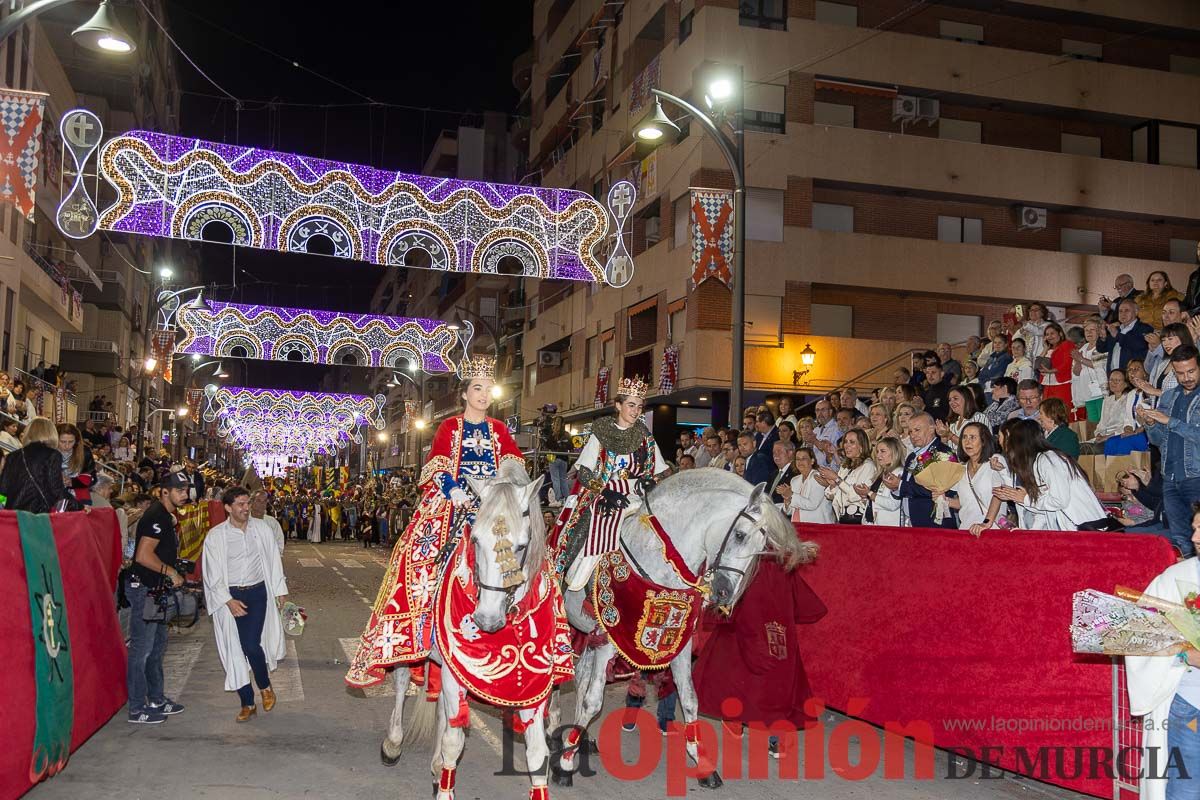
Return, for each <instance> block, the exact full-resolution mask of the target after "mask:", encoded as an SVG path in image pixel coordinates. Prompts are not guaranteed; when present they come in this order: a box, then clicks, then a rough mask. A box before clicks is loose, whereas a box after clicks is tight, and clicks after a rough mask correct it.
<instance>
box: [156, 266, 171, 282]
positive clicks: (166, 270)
mask: <svg viewBox="0 0 1200 800" xmlns="http://www.w3.org/2000/svg"><path fill="white" fill-rule="evenodd" d="M158 277H160V278H162V279H163V280H164V281H169V280H171V278H173V277H175V270H173V269H171V268H170V267H160V268H159V270H158Z"/></svg>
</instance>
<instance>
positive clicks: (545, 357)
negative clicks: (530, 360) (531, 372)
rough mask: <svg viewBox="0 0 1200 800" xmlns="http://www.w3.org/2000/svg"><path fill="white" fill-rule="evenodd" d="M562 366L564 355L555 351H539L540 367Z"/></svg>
mask: <svg viewBox="0 0 1200 800" xmlns="http://www.w3.org/2000/svg"><path fill="white" fill-rule="evenodd" d="M561 365H562V353H559V352H557V351H555V350H539V351H538V366H539V367H558V366H561Z"/></svg>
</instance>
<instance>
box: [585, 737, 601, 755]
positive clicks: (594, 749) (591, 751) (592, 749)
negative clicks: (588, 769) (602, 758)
mask: <svg viewBox="0 0 1200 800" xmlns="http://www.w3.org/2000/svg"><path fill="white" fill-rule="evenodd" d="M587 752H588V755H592V756H598V755H600V745H598V744H596V740H595V739H593V738H592V737H590V736H589V737H588V738H587Z"/></svg>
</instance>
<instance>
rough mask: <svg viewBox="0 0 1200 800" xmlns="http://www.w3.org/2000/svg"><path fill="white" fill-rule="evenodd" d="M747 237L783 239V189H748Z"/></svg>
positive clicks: (765, 240)
mask: <svg viewBox="0 0 1200 800" xmlns="http://www.w3.org/2000/svg"><path fill="white" fill-rule="evenodd" d="M746 238H747V239H755V240H757V241H760V242H782V241H783V190H782V189H753V188H751V189H747V190H746Z"/></svg>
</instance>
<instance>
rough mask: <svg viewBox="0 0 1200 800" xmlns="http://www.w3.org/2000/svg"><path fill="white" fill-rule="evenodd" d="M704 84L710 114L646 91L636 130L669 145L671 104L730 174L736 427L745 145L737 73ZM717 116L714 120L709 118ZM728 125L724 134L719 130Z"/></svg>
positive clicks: (722, 73)
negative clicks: (713, 147) (650, 100)
mask: <svg viewBox="0 0 1200 800" xmlns="http://www.w3.org/2000/svg"><path fill="white" fill-rule="evenodd" d="M708 77H709V81H708V84H707V85H706V86H705V89H706V92H705V100H706V102H707V104H708V105H709V107H710V108H711V109H712V111H713V114H712V115H711V116H710V115H709V114H706V113H704V112H703V111H701V110H700V109H698V108H696V107H695V106H694V105H692V104H691V103H689V102H687V101H686V100H684V99H682V98H679V97H676V96H675V95H673V94H670V93H669V92H664V91H662V90H661V89H651V90H650V91H651V93H652V94H653V95H654V98H655V99H654V111H653V113H651V114H650V115H649V116H648V117H647V118H646V119H645V120H644V121H642V122H641V123H640V124H639V125H638V126H637V128H636V135H637V138H638V139H640V140H641V141H642V142H645V143H646V144H649V145H650V146H651V147H658V146H660V145H662V144H666V143H668V142H670V141H672V140H673V139H674V138H675V137H676V136H677V135H678V133H679V126H678V125H676V124H675V123H674V122H672V121H671V119H670V118H669V117H668V116H667V115H666V113H665V112H664V111H663V108H662V101H663V100H666V101H668V102H670V103H673V104H675V105H677V106H679V107H680V108H682V109H683V110H684V111H686V112H687V113H688V116H690V117H691V118H692V119H694V120H696V121H697V122H699V123H700V126H701V127H702V128H704V132H705V133H707V134H708V135H709V136H711V137H712V139H713V140H714V141H715V142H716V144H717V147H718V148H720V150H721V154H722V155H723V156H725V161H726V163H727V164H728V166H729V169H730V171H731V172H732V173H733V364H732V367H731V369H730V377H729V424H730V425H731V426H734V427H736V426H737V425H738V424H739V423H740V422H741V416H742V411H743V408H742V384H743V382H744V378H745V366H746V352H745V351H746V142H745V127H744V125H743V124H742V119H743V116H744V112H745V97H744V92H743V91H742V87H743V81H742V69H741V67H736V68H720V67H718V68H714V69H713V70H712V71H711V72H710V73H709V76H708ZM714 116H715V117H716V120H715V121H714V119H713V117H714ZM726 121H728V122H729V124H730V132H731V133H732V138H731V137H730V135H729V134H727V133H725V131H724V130H723V129H722V127H718V125H721V126H723V125H724V123H725V122H726Z"/></svg>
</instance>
